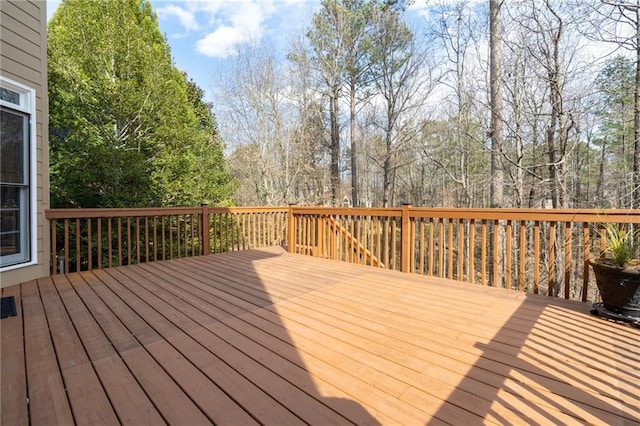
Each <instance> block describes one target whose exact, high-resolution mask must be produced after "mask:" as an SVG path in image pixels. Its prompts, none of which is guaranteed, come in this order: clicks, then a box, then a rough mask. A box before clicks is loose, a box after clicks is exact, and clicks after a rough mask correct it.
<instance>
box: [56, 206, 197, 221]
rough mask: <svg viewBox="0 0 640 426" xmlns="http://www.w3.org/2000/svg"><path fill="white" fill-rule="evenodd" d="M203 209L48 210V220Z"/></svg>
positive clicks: (156, 214) (172, 212)
mask: <svg viewBox="0 0 640 426" xmlns="http://www.w3.org/2000/svg"><path fill="white" fill-rule="evenodd" d="M201 212H202V207H140V208H107V209H47V210H45V212H44V213H45V216H46V218H47V219H77V218H90V217H126V216H170V215H176V214H197V213H201Z"/></svg>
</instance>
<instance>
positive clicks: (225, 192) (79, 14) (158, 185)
mask: <svg viewBox="0 0 640 426" xmlns="http://www.w3.org/2000/svg"><path fill="white" fill-rule="evenodd" d="M48 61H49V101H50V125H51V129H52V132H51V137H50V149H51V154H50V162H51V166H50V169H51V198H52V199H51V203H52V206H54V207H136V206H160V205H197V204H199V203H201V202H207V203H209V204H217V203H219V202H222V201H225V200H228V198H229V188H228V184H229V178H228V176H227V175H226V173H225V172H224V169H223V157H222V145H221V143H220V139H219V137H218V133H217V128H216V124H215V117H213V115H212V114H211V112H210V105H208V104H206V103H204V102H203V100H202V91H201V90H200V89H199V88H197V87H193V86H195V85H194V84H193V82H190V81H188V80H187V79H186V76H185V75H184V74H183V73H181V72H179V71H178V70H177V69H176V68H175V67H174V66H173V64H172V60H171V54H170V51H169V47H168V46H167V43H166V41H165V39H164V37H163V35H162V34H161V32H160V29H159V27H158V23H157V19H156V16H155V13H154V12H153V11H152V9H151V5H150V4H149V2H148V1H147V0H111V1H108V2H107V1H105V2H96V1H91V0H64V1H63V3H62V4H61V5H60V6H59V8H58V10H57V11H56V13H55V15H54V16H53V18H52V19H51V21H50V22H49V28H48ZM207 109H208V111H207Z"/></svg>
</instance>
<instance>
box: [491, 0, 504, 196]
mask: <svg viewBox="0 0 640 426" xmlns="http://www.w3.org/2000/svg"><path fill="white" fill-rule="evenodd" d="M501 3H502V0H490V2H489V9H490V12H489V13H490V23H489V27H490V29H489V32H490V35H489V39H490V41H489V43H490V50H491V58H490V62H491V63H490V69H489V74H490V76H489V79H490V83H489V84H490V88H491V208H499V207H504V165H503V163H502V144H503V125H502V116H503V107H502V34H501V32H502V28H501V27H502V25H501V22H500V6H501Z"/></svg>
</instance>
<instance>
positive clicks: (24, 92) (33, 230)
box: [0, 75, 38, 272]
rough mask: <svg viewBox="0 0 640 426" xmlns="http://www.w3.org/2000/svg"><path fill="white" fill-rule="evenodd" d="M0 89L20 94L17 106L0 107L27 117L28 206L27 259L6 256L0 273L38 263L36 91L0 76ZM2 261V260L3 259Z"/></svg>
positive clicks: (10, 103) (11, 104) (25, 255)
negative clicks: (7, 263) (6, 261)
mask: <svg viewBox="0 0 640 426" xmlns="http://www.w3.org/2000/svg"><path fill="white" fill-rule="evenodd" d="M0 87H1V88H4V89H9V90H11V91H13V92H17V93H19V94H20V101H19V105H18V104H15V103H13V102H8V101H4V100H2V99H0V105H2V106H3V107H5V108H8V109H12V110H14V111H17V112H21V113H23V114H28V115H29V148H28V154H29V162H28V164H29V200H28V203H29V205H28V206H27V209H28V218H27V220H28V223H27V225H26V226H27V230H28V232H29V235H28V237H27V238H28V241H29V249H28V250H29V253H28V259H27V260H24V261H20V260H19V259H20V258H21V257H22V258H25V257H27V253H19V254H15V255H7V256H6V257H7V259H8V262H12V263H11V264H10V265H7V266H0V272H3V271H9V270H12V269H18V268H24V267H27V266H33V265H36V264H37V263H38V222H37V218H38V216H37V215H38V211H37V207H38V204H37V201H38V200H37V196H38V188H37V183H38V175H37V165H38V164H37V158H36V141H37V135H36V123H37V117H36V91H35V89H33V88H32V87H29V86H26V85H24V84H21V83H18V82H17V81H14V80H11V79H9V78H6V77H4V76H2V75H0ZM13 256H15V260H14V261H16V262H18V263H13V261H12V260H11V259H12V257H13ZM3 260H4V259H3Z"/></svg>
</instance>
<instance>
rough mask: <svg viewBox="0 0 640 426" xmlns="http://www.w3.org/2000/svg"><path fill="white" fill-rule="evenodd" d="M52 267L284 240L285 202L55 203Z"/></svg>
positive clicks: (49, 212)
mask: <svg viewBox="0 0 640 426" xmlns="http://www.w3.org/2000/svg"><path fill="white" fill-rule="evenodd" d="M46 217H47V219H49V221H50V225H51V253H52V254H53V256H54V258H53V259H52V262H51V273H52V274H54V275H55V274H57V273H60V272H64V271H67V272H70V271H81V270H91V269H100V268H106V267H112V266H119V265H128V264H132V263H143V262H151V261H157V260H168V259H174V258H180V257H190V256H198V255H204V254H210V253H220V252H227V251H234V250H244V249H250V248H258V247H266V246H272V245H277V244H284V242H285V241H286V232H287V226H286V220H287V208H286V207H283V208H266V207H265V208H261V207H259V208H218V207H208V206H202V207H190V208H135V209H51V210H47V212H46Z"/></svg>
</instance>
